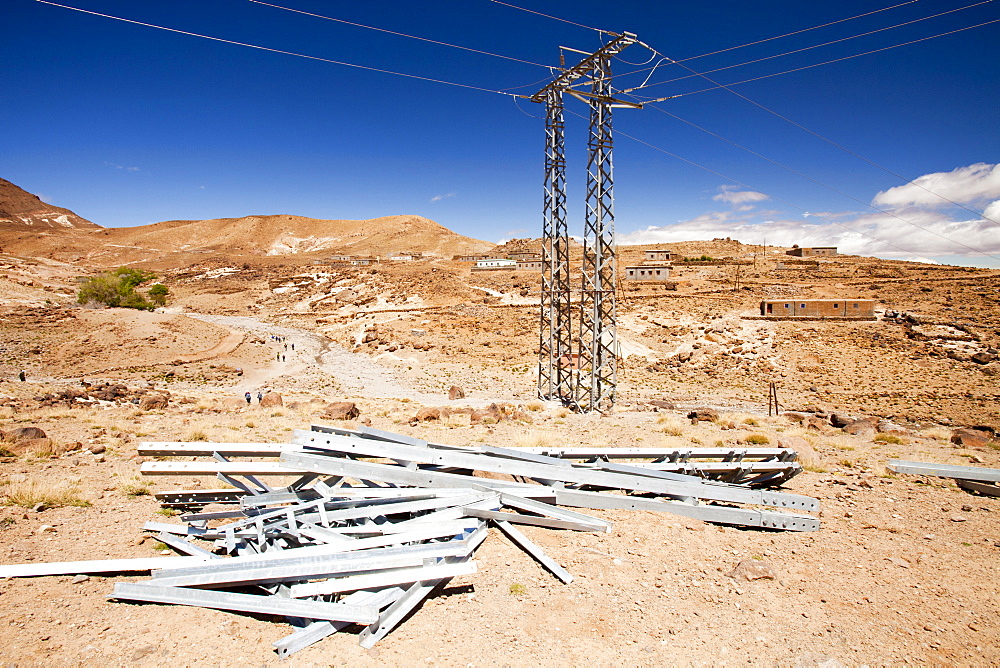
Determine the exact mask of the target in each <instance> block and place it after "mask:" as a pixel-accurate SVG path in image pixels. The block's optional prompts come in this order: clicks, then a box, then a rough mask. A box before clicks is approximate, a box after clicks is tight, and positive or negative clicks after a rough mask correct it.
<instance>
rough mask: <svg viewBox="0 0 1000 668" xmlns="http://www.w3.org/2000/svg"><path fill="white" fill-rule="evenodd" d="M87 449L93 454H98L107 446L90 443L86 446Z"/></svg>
mask: <svg viewBox="0 0 1000 668" xmlns="http://www.w3.org/2000/svg"><path fill="white" fill-rule="evenodd" d="M87 449H88V450H90V451H91V452H92V453H93V454H95V455H99V454H101V453H102V452H104V451H105V450H107V449H108V448H107V446H106V445H104V444H103V443H91V444H90V445H88V446H87Z"/></svg>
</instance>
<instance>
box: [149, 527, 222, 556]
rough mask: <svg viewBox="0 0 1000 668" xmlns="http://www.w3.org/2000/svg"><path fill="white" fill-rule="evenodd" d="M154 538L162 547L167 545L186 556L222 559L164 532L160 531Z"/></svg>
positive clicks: (198, 546)
mask: <svg viewBox="0 0 1000 668" xmlns="http://www.w3.org/2000/svg"><path fill="white" fill-rule="evenodd" d="M156 538H157V539H158V540H159V541H160V542H161V543H163V544H164V545H169V546H170V547H172V548H174V549H175V550H178V551H180V552H183V553H184V554H187V555H191V556H194V557H205V558H206V559H222V557H221V556H220V555H218V554H215V553H213V552H209V551H208V550H206V549H205V548H203V547H201V546H200V545H194V544H193V543H189V542H188V541H186V540H184V539H183V538H178V537H177V536H175V535H173V534H169V533H166V532H165V531H161V532H160V533H159V534H158V535H157V536H156Z"/></svg>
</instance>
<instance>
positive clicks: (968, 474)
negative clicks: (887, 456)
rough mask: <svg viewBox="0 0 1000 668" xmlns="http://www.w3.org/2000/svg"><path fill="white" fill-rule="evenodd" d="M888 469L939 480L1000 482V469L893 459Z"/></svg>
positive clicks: (887, 466) (887, 465)
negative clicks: (934, 477)
mask: <svg viewBox="0 0 1000 668" xmlns="http://www.w3.org/2000/svg"><path fill="white" fill-rule="evenodd" d="M886 468H888V469H889V470H890V471H895V472H896V473H912V474H914V475H930V476H937V477H939V478H956V479H959V480H975V481H977V482H1000V469H985V468H980V467H978V466H953V465H951V464H933V463H930V462H907V461H903V460H900V459H892V460H890V461H889V463H888V464H886Z"/></svg>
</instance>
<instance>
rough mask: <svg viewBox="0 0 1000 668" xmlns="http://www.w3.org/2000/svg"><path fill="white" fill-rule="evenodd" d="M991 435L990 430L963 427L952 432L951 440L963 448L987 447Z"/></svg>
mask: <svg viewBox="0 0 1000 668" xmlns="http://www.w3.org/2000/svg"><path fill="white" fill-rule="evenodd" d="M990 437H991V434H990V433H989V432H988V431H985V430H982V429H971V428H969V427H963V428H961V429H956V430H955V431H953V432H952V433H951V442H952V443H955V444H956V445H959V446H961V447H963V448H985V447H986V445H987V444H988V443H989V442H990Z"/></svg>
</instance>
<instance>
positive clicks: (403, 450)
mask: <svg viewBox="0 0 1000 668" xmlns="http://www.w3.org/2000/svg"><path fill="white" fill-rule="evenodd" d="M305 441H309V445H310V447H315V448H323V447H326V446H329V447H331V448H332V449H335V450H340V449H344V450H347V451H349V452H350V453H351V454H355V455H363V456H376V457H389V458H393V459H396V458H398V459H407V460H411V461H416V462H421V463H424V464H434V465H439V466H454V467H457V468H463V469H468V470H474V471H492V472H494V473H506V474H508V475H519V476H524V477H528V478H535V479H545V480H561V481H563V482H568V483H577V484H582V485H590V486H596V487H604V488H608V489H623V490H634V491H640V492H650V493H653V494H662V495H668V496H685V497H687V496H690V497H697V498H700V499H710V500H713V501H725V502H730V503H748V504H757V505H766V506H776V507H780V508H797V509H800V510H816V509H817V508H818V502H817V501H816V500H815V499H812V498H809V497H806V496H800V495H797V494H784V493H777V492H763V491H760V490H753V489H747V488H745V487H740V486H738V485H729V486H723V485H718V484H710V483H705V482H703V481H701V480H698V479H694V478H691V477H690V476H684V478H685V479H684V480H658V479H655V478H650V477H646V476H640V475H632V474H622V473H616V472H611V471H601V470H594V469H591V468H584V467H580V466H568V467H566V466H551V465H548V464H538V463H535V462H526V461H520V460H515V459H504V458H500V457H491V456H488V455H479V454H475V453H462V452H456V451H454V450H452V451H448V452H444V451H435V450H432V449H429V448H415V447H411V446H406V445H398V444H395V443H385V442H383V443H376V442H374V441H363V440H361V439H348V438H344V437H341V436H337V435H335V434H317V433H313V432H302V431H296V432H294V435H293V437H292V442H293V443H302V444H303V445H304V444H305ZM304 456H307V455H298V454H297V453H291V452H286V453H283V454H282V462H294V461H300V462H301V461H303V460H302V459H301V458H302V457H304ZM413 473H415V474H416V473H423V472H417V471H414V472H413ZM478 480H482V479H478Z"/></svg>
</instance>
